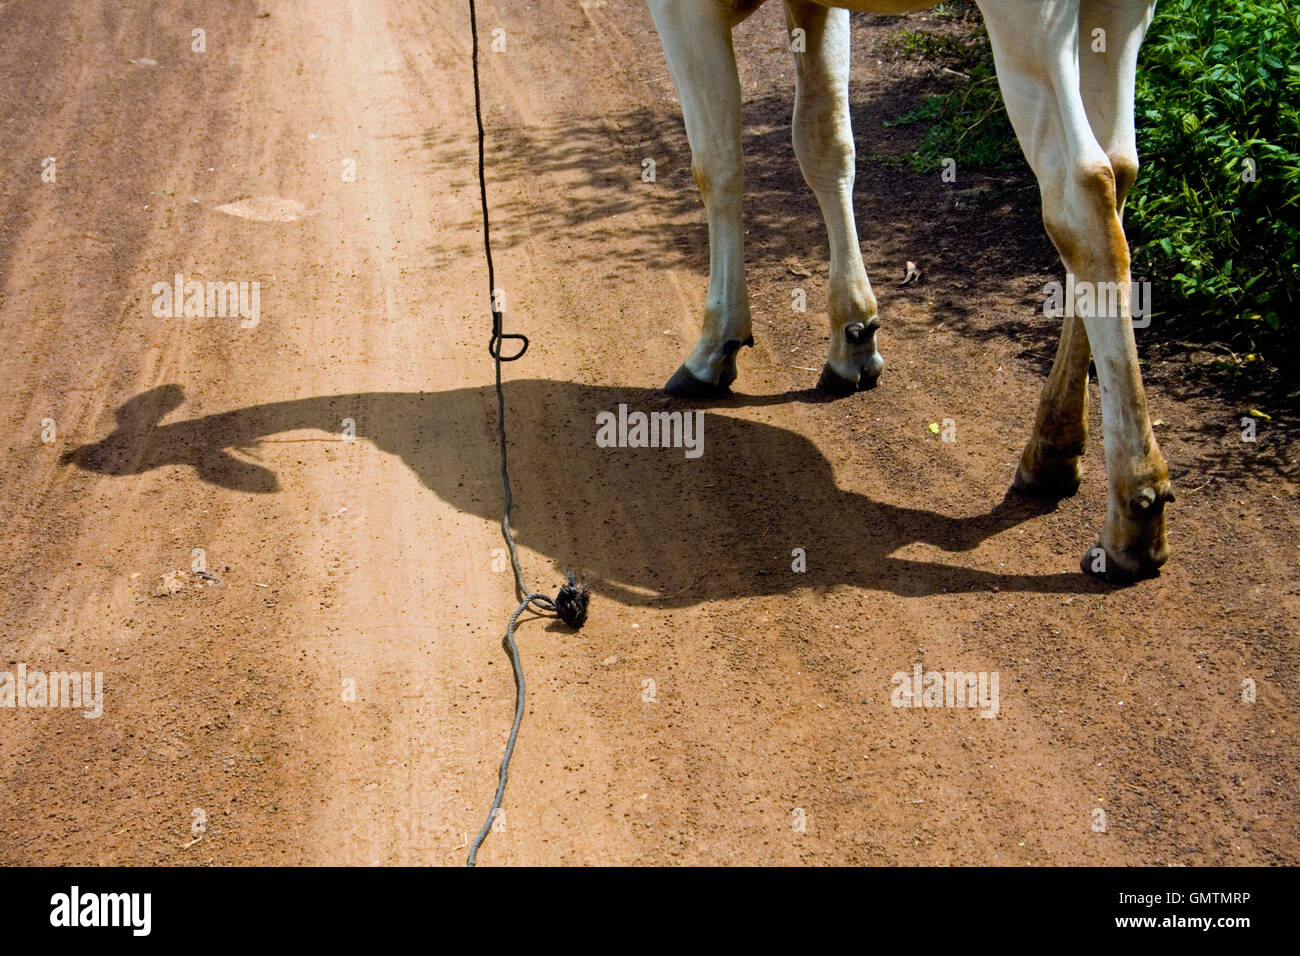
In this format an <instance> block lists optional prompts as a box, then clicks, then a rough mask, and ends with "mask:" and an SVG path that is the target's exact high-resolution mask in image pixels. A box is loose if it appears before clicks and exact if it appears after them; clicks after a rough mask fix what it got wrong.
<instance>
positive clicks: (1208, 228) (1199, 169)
mask: <svg viewBox="0 0 1300 956" xmlns="http://www.w3.org/2000/svg"><path fill="white" fill-rule="evenodd" d="M1297 48H1300V26H1298V19H1297V14H1296V13H1295V11H1294V10H1293V9H1292V7H1291V5H1290V0H1220V2H1218V3H1214V4H1207V3H1204V2H1201V0H1161V2H1160V3H1159V4H1158V6H1157V9H1156V17H1155V20H1154V21H1153V23H1152V25H1151V29H1150V31H1149V32H1148V34H1147V40H1146V44H1145V45H1144V47H1143V51H1142V58H1141V61H1140V63H1139V68H1138V85H1137V127H1138V149H1139V152H1140V154H1141V156H1142V170H1141V172H1140V173H1139V176H1138V181H1137V183H1136V184H1135V186H1134V188H1133V189H1132V190H1131V191H1130V193H1129V202H1128V207H1127V210H1126V220H1127V228H1128V232H1129V238H1130V240H1131V242H1132V244H1133V247H1134V267H1135V271H1136V272H1139V273H1141V274H1144V275H1148V276H1150V277H1151V278H1153V279H1156V280H1159V282H1160V286H1159V288H1160V290H1161V292H1162V293H1163V295H1162V296H1161V297H1160V298H1161V300H1162V301H1158V302H1157V306H1158V308H1159V310H1160V311H1161V312H1162V313H1164V314H1165V315H1166V316H1169V317H1174V316H1178V317H1186V318H1188V319H1192V320H1196V321H1198V323H1199V324H1200V325H1202V326H1203V327H1206V328H1209V329H1212V331H1213V334H1214V335H1216V336H1217V337H1219V338H1220V339H1221V340H1224V341H1228V342H1232V343H1234V344H1244V345H1245V346H1247V347H1249V348H1251V349H1252V350H1253V348H1254V347H1255V346H1256V343H1260V342H1269V343H1273V344H1276V345H1282V344H1284V341H1285V340H1289V344H1290V345H1292V346H1294V345H1296V344H1300V343H1297V342H1296V339H1297V336H1296V335H1295V330H1296V328H1297V326H1298V325H1300V320H1298V319H1297V317H1296V316H1295V311H1294V310H1295V307H1296V303H1295V296H1296V292H1295V290H1296V287H1297V285H1300V110H1298V109H1297V104H1298V103H1300V65H1298V64H1297V63H1295V62H1293V61H1294V58H1295V54H1296V50H1297ZM966 51H967V55H966V56H965V59H964V62H963V63H962V66H963V67H964V69H965V72H966V73H967V74H968V75H969V77H970V79H969V81H967V82H963V83H960V84H958V85H955V86H954V87H953V88H952V89H950V90H949V91H947V92H946V93H944V94H941V95H939V96H932V97H928V98H926V100H925V101H924V102H923V103H922V104H921V106H920V107H919V108H918V109H916V110H913V111H911V112H909V113H907V114H905V115H904V116H902V117H899V119H898V120H896V121H894V122H895V124H903V123H911V122H918V121H929V122H930V123H931V126H930V127H929V129H928V130H927V131H926V133H925V134H924V137H923V139H922V141H921V145H920V146H919V148H918V149H917V150H916V151H915V152H914V153H913V154H912V155H911V157H909V158H910V160H911V162H912V164H913V166H914V167H915V168H917V169H919V170H932V169H936V168H937V167H938V166H939V164H940V162H941V160H942V159H943V158H944V157H949V156H950V157H952V158H954V159H956V160H957V162H958V164H959V165H961V166H966V167H976V168H978V167H986V168H987V167H1006V166H1008V165H1015V164H1017V163H1018V162H1019V160H1018V159H1017V157H1018V156H1019V147H1018V146H1017V145H1016V143H1015V137H1014V134H1013V133H1012V131H1011V127H1010V124H1009V122H1008V121H1007V119H1006V111H1005V108H1004V107H1003V105H1002V98H1001V94H1000V92H999V91H998V88H997V83H996V80H995V79H994V75H993V69H992V55H991V52H990V50H989V46H988V40H987V36H986V35H984V34H983V30H982V29H977V30H976V31H975V32H974V33H973V34H972V36H971V38H970V41H969V43H968V44H967V45H966ZM1289 61H1291V62H1289Z"/></svg>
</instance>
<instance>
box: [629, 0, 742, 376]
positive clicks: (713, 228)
mask: <svg viewBox="0 0 1300 956" xmlns="http://www.w3.org/2000/svg"><path fill="white" fill-rule="evenodd" d="M650 13H651V15H652V16H653V17H654V21H655V27H656V28H657V29H658V31H659V38H660V40H661V41H662V42H663V48H664V58H665V59H666V60H667V62H668V72H669V74H670V75H671V76H672V79H673V85H674V86H675V87H676V88H677V96H678V98H679V99H680V100H681V102H682V116H683V118H684V119H685V121H686V137H687V139H688V140H689V142H690V145H691V172H692V173H693V174H694V176H695V182H696V184H697V185H698V186H699V188H700V195H701V197H702V198H703V199H704V207H705V210H706V212H707V213H708V218H709V295H708V300H707V302H706V303H705V307H704V323H703V328H702V329H701V332H700V339H699V341H698V342H697V343H696V345H695V348H694V350H693V351H692V352H691V354H690V355H688V356H687V357H686V361H685V362H683V363H682V367H681V368H679V369H678V370H677V372H676V374H674V375H673V377H672V378H671V379H670V380H669V382H668V384H667V386H666V389H667V391H668V392H669V393H670V394H672V395H678V396H682V397H691V398H701V397H712V396H715V395H719V394H722V393H724V392H726V390H727V389H728V388H729V387H730V385H731V383H732V382H733V381H735V378H736V352H737V351H739V350H740V347H741V346H742V345H753V344H754V339H753V330H752V326H751V324H750V316H749V293H748V291H747V290H746V288H745V251H744V239H745V230H744V226H743V224H742V219H741V188H742V181H743V178H744V163H743V159H742V157H741V152H740V79H739V77H738V75H737V73H736V56H735V52H734V51H733V49H732V46H731V4H730V2H729V0H650Z"/></svg>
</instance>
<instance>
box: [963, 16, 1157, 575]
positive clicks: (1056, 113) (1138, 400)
mask: <svg viewBox="0 0 1300 956" xmlns="http://www.w3.org/2000/svg"><path fill="white" fill-rule="evenodd" d="M1149 7H1150V4H1149V2H1147V0H1111V2H1110V3H1109V4H1108V5H1107V8H1108V9H1109V10H1111V11H1113V12H1114V14H1115V20H1114V22H1115V26H1114V27H1113V28H1112V36H1111V37H1110V38H1109V41H1108V42H1110V43H1111V44H1115V43H1118V42H1119V41H1120V37H1119V36H1116V35H1114V34H1115V33H1116V32H1121V33H1122V32H1123V28H1124V22H1125V19H1126V17H1125V16H1121V15H1120V14H1121V13H1126V14H1129V16H1128V17H1127V19H1128V20H1131V21H1132V23H1131V24H1130V25H1131V26H1141V27H1145V19H1144V17H1145V16H1146V15H1147V12H1148V11H1149ZM980 8H981V10H982V11H983V13H984V19H985V22H986V23H987V25H988V29H989V37H990V39H991V41H992V44H993V54H994V59H995V61H996V63H997V68H998V80H999V83H1000V84H1001V87H1002V94H1003V98H1004V100H1005V101H1006V105H1007V114H1008V116H1009V117H1010V119H1011V123H1012V125H1013V126H1014V127H1015V130H1016V135H1017V137H1018V138H1019V139H1020V144H1021V146H1022V147H1023V148H1024V151H1025V157H1026V159H1027V160H1028V161H1029V165H1030V167H1031V168H1032V169H1033V171H1034V174H1035V176H1037V177H1038V184H1039V191H1040V193H1041V195H1042V201H1043V222H1044V225H1045V226H1046V227H1047V232H1048V235H1050V236H1051V238H1052V241H1053V243H1054V244H1055V245H1056V248H1057V250H1058V251H1059V252H1060V254H1061V259H1062V261H1063V262H1064V264H1065V268H1066V272H1067V274H1069V275H1073V277H1074V282H1075V284H1076V287H1077V288H1079V289H1085V290H1087V291H1088V292H1089V293H1090V295H1091V303H1092V305H1091V307H1089V308H1083V309H1079V308H1078V306H1076V311H1081V312H1082V313H1083V315H1082V320H1083V325H1084V327H1085V328H1086V330H1087V340H1088V342H1089V343H1090V345H1091V349H1092V352H1093V354H1094V356H1095V360H1096V366H1097V378H1098V381H1099V383H1100V386H1101V398H1102V423H1103V428H1104V431H1105V447H1106V471H1107V478H1108V485H1109V492H1108V502H1107V510H1106V524H1105V527H1104V528H1103V529H1102V533H1101V539H1100V542H1099V545H1098V547H1096V548H1093V549H1091V550H1089V551H1088V552H1087V553H1086V554H1085V556H1084V559H1083V567H1084V570H1086V571H1088V572H1090V573H1092V574H1095V575H1098V576H1101V577H1105V578H1107V579H1111V580H1114V579H1121V580H1122V579H1129V578H1135V577H1141V576H1144V575H1147V574H1151V573H1154V571H1155V570H1156V569H1157V568H1159V567H1160V565H1162V564H1164V562H1165V561H1166V560H1167V559H1168V556H1169V549H1168V545H1167V544H1166V541H1165V518H1164V506H1165V503H1166V502H1167V501H1170V500H1172V498H1173V496H1172V494H1171V493H1170V489H1169V475H1168V469H1167V468H1166V466H1165V461H1164V458H1163V457H1162V456H1161V454H1160V451H1159V449H1158V448H1157V447H1156V441H1155V436H1154V434H1153V433H1152V431H1151V423H1150V419H1149V418H1148V415H1147V405H1146V396H1145V393H1144V392H1143V389H1142V378H1141V374H1140V372H1139V369H1138V359H1137V348H1136V345H1135V343H1134V340H1133V325H1132V300H1131V292H1132V290H1131V283H1130V276H1129V253H1128V243H1127V241H1126V240H1125V238H1124V230H1123V226H1122V225H1121V223H1120V207H1121V205H1122V203H1121V200H1120V194H1119V189H1118V187H1119V186H1120V185H1121V181H1122V179H1127V181H1125V182H1123V183H1122V184H1123V185H1124V186H1127V185H1128V182H1131V177H1130V176H1129V175H1128V173H1129V171H1128V170H1126V169H1123V168H1121V169H1120V170H1117V169H1116V168H1115V166H1114V165H1113V160H1112V157H1111V156H1110V155H1109V154H1108V152H1107V146H1109V145H1110V143H1107V144H1106V145H1103V144H1102V142H1101V141H1100V139H1099V135H1098V133H1097V132H1096V131H1094V129H1093V128H1092V125H1091V124H1090V122H1089V116H1088V115H1087V112H1086V111H1085V106H1084V100H1083V93H1082V91H1081V88H1080V86H1081V84H1080V68H1079V57H1080V56H1089V55H1092V54H1091V53H1090V51H1089V50H1088V48H1087V47H1086V46H1085V47H1084V50H1083V51H1080V48H1079V26H1080V24H1079V13H1080V4H1079V2H1078V0H1073V2H1070V0H1059V2H1052V3H1042V2H1039V0H996V2H993V0H981V2H980ZM1089 39H1091V38H1090V37H1088V38H1085V43H1086V41H1087V40H1089ZM1140 39H1141V34H1140V33H1139V34H1138V35H1137V42H1140ZM1132 49H1133V53H1134V55H1135V54H1136V45H1135V44H1134V45H1133V47H1132ZM1110 68H1111V69H1116V70H1118V64H1112V66H1111V67H1110ZM1116 76H1117V77H1118V78H1119V82H1120V83H1121V85H1122V84H1123V83H1125V82H1126V83H1127V89H1124V90H1121V91H1119V93H1118V96H1126V97H1131V96H1132V81H1131V71H1130V73H1129V74H1128V79H1127V80H1125V74H1124V73H1122V72H1117V73H1116ZM1071 293H1073V290H1071ZM1075 331H1077V326H1076V327H1075ZM1068 334H1069V330H1067V335H1068ZM1062 349H1063V353H1064V356H1065V360H1064V361H1065V364H1064V366H1063V367H1062V369H1061V378H1062V380H1064V379H1066V378H1071V386H1070V387H1071V388H1074V389H1077V388H1080V387H1082V386H1081V385H1078V384H1075V382H1077V381H1078V380H1079V379H1081V376H1079V375H1078V369H1079V366H1080V365H1082V364H1083V361H1084V360H1083V359H1082V355H1083V354H1084V351H1083V346H1082V342H1081V341H1079V342H1078V345H1077V347H1075V346H1071V345H1066V344H1064V343H1063V346H1062ZM1059 357H1060V355H1059V354H1058V358H1059ZM1071 371H1073V373H1074V374H1073V376H1072V377H1071V376H1070V375H1069V374H1068V373H1069V372H1071ZM1055 373H1056V370H1054V374H1055ZM1061 391H1062V392H1064V391H1065V389H1064V387H1062V389H1061ZM1055 394H1056V393H1052V398H1053V401H1055V402H1056V403H1057V405H1059V406H1060V407H1064V408H1069V409H1070V412H1069V415H1070V417H1071V418H1073V417H1074V415H1075V405H1076V404H1077V408H1078V409H1079V410H1081V409H1082V401H1081V400H1080V399H1072V400H1070V401H1065V400H1061V399H1056V398H1055ZM1072 394H1077V392H1076V393H1072ZM1048 417H1049V418H1050V416H1048ZM1031 444H1032V443H1031ZM1032 464H1033V463H1032V462H1031V466H1032Z"/></svg>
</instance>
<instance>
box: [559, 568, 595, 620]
mask: <svg viewBox="0 0 1300 956" xmlns="http://www.w3.org/2000/svg"><path fill="white" fill-rule="evenodd" d="M565 575H566V577H568V579H569V580H568V583H567V584H565V585H564V586H563V587H562V588H560V593H559V594H557V595H555V613H556V614H557V615H559V618H560V620H561V621H563V622H564V623H565V624H567V625H569V627H571V628H573V629H574V630H575V631H576V630H578V629H579V628H581V627H582V625H584V624H586V623H587V600H588V599H589V598H590V597H591V593H590V592H589V591H588V590H587V588H586V587H585V586H584V585H583V584H582V582H580V581H579V580H578V577H577V575H575V574H574V573H573V572H572V571H567V572H565Z"/></svg>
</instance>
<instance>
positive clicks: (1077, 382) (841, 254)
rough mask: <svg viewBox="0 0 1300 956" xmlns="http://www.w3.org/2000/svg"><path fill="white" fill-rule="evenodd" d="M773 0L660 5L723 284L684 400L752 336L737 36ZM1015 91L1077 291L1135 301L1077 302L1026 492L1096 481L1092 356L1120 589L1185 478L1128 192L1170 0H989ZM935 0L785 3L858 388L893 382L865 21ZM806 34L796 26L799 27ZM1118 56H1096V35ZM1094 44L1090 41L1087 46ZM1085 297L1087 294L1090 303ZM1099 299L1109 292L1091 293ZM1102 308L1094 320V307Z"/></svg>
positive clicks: (845, 376) (995, 39)
mask: <svg viewBox="0 0 1300 956" xmlns="http://www.w3.org/2000/svg"><path fill="white" fill-rule="evenodd" d="M763 2H764V0H649V4H650V11H651V15H652V17H653V19H654V23H655V27H656V28H657V30H658V32H659V36H660V39H661V41H662V43H663V49H664V56H665V59H666V60H667V63H668V71H669V75H670V76H671V77H672V81H673V84H674V86H675V87H676V89H677V94H678V98H679V99H680V101H681V105H682V113H683V118H684V120H685V124H686V135H687V140H688V141H689V143H690V148H691V171H692V173H693V175H694V177H695V182H696V184H697V185H698V187H699V191H700V195H701V197H702V199H703V201H704V207H705V210H706V213H707V217H708V226H709V288H708V298H707V301H706V303H705V307H704V318H703V328H702V331H701V334H700V338H699V341H698V342H697V343H696V345H695V348H694V349H693V350H692V351H691V353H690V354H689V355H688V356H687V357H686V359H685V361H684V362H683V363H682V366H681V367H680V368H679V369H678V370H677V372H676V373H675V374H674V375H673V376H672V378H671V379H670V380H669V382H668V384H667V386H666V390H667V391H668V392H669V394H671V395H675V396H678V397H684V398H693V399H712V398H715V397H718V396H720V395H723V394H725V393H726V392H727V391H728V390H729V388H730V386H731V384H732V383H733V382H734V381H735V379H736V374H737V372H736V358H737V352H739V350H740V347H741V346H742V345H752V344H753V341H754V339H753V332H752V326H751V322H750V311H749V298H748V292H747V290H746V287H745V265H744V249H743V240H744V227H743V225H742V217H741V187H742V179H743V159H742V156H741V137H740V108H741V94H740V82H739V77H738V74H737V70H736V58H735V52H734V50H733V48H732V40H731V30H732V27H733V26H735V25H736V24H737V23H739V22H740V21H742V20H743V19H745V18H746V17H748V16H749V15H750V14H751V13H753V12H754V11H755V10H756V9H757V8H758V7H759V6H761V5H762V3H763ZM977 2H978V6H979V8H980V12H981V13H982V14H983V17H984V22H985V24H986V26H987V28H988V34H989V39H990V41H991V45H992V48H993V59H994V64H995V67H996V69H997V74H998V82H999V85H1000V87H1001V90H1002V98H1003V100H1004V101H1005V103H1006V108H1007V114H1008V116H1009V117H1010V120H1011V125H1012V127H1013V128H1014V130H1015V132H1016V137H1017V138H1018V139H1019V141H1020V145H1021V148H1022V149H1023V151H1024V154H1025V158H1026V159H1027V160H1028V163H1029V167H1030V169H1031V170H1033V173H1034V175H1035V176H1036V177H1037V180H1038V186H1039V194H1040V196H1041V200H1042V215H1043V224H1044V226H1045V227H1046V229H1047V234H1048V236H1049V237H1050V238H1051V240H1052V242H1053V244H1054V245H1055V246H1056V249H1057V252H1058V253H1060V257H1061V260H1062V262H1063V263H1064V265H1065V269H1066V273H1067V275H1069V276H1072V277H1073V280H1074V281H1073V282H1070V283H1068V285H1069V289H1068V290H1067V293H1066V294H1067V295H1075V294H1076V290H1077V289H1086V288H1090V287H1091V288H1096V287H1098V286H1100V285H1101V284H1114V285H1115V286H1116V287H1117V288H1118V289H1119V290H1120V292H1119V295H1118V297H1117V300H1116V301H1115V303H1114V304H1115V305H1117V306H1118V308H1115V309H1108V310H1105V309H1104V310H1100V311H1098V310H1096V309H1088V308H1082V309H1075V308H1066V309H1065V310H1064V312H1065V316H1066V317H1065V318H1064V320H1063V322H1064V324H1063V326H1062V330H1061V338H1060V344H1059V346H1058V348H1057V352H1056V358H1055V361H1054V363H1053V365H1052V370H1051V372H1050V374H1049V375H1048V378H1047V384H1046V387H1045V388H1044V390H1043V393H1042V397H1041V400H1040V402H1039V406H1038V415H1037V420H1036V422H1035V425H1034V429H1033V433H1032V435H1031V437H1030V439H1029V442H1028V444H1027V445H1026V447H1025V449H1024V452H1023V454H1022V455H1021V458H1020V463H1019V466H1018V468H1017V469H1016V474H1015V479H1014V481H1013V485H1012V487H1013V489H1014V490H1016V491H1018V492H1021V493H1025V494H1029V495H1035V496H1040V497H1047V498H1060V497H1065V496H1068V495H1071V494H1073V493H1074V492H1075V491H1076V490H1078V487H1079V481H1080V475H1081V470H1080V457H1081V456H1082V454H1083V450H1084V444H1085V441H1086V439H1087V402H1088V374H1089V362H1090V361H1094V362H1095V365H1096V368H1097V378H1098V381H1099V384H1100V387H1101V400H1102V423H1103V432H1104V446H1105V455H1106V466H1107V483H1108V496H1109V497H1108V503H1107V511H1106V522H1105V525H1104V527H1103V529H1102V532H1101V536H1100V539H1099V541H1098V543H1097V545H1096V546H1095V547H1093V548H1090V549H1089V550H1088V551H1087V552H1086V553H1085V554H1084V556H1083V560H1082V562H1081V565H1082V567H1083V570H1084V571H1085V572H1087V573H1090V574H1092V575H1094V576H1096V577H1100V578H1103V579H1105V580H1108V581H1131V580H1135V579H1139V578H1143V577H1148V576H1150V575H1153V574H1155V573H1156V572H1157V570H1158V569H1159V568H1160V566H1161V565H1163V564H1164V563H1165V562H1166V561H1167V560H1168V558H1169V546H1168V544H1167V542H1166V539H1165V505H1166V503H1167V502H1170V501H1173V498H1174V496H1173V493H1172V491H1171V489H1170V483H1169V470H1168V468H1167V466H1166V464H1165V460H1164V458H1163V456H1162V455H1161V454H1160V450H1159V449H1158V447H1157V445H1156V440H1155V436H1154V434H1153V433H1152V430H1151V422H1150V417H1149V416H1148V414H1147V405H1146V395H1145V393H1144V391H1143V387H1142V377H1141V373H1140V371H1139V368H1138V357H1137V349H1136V345H1135V343H1134V338H1133V327H1132V301H1131V283H1130V275H1129V249H1128V243H1127V240H1126V239H1125V236H1124V229H1123V225H1122V221H1121V220H1122V215H1123V211H1124V199H1125V196H1126V195H1127V193H1128V190H1129V187H1130V186H1132V185H1133V181H1134V179H1135V178H1136V176H1137V170H1138V156H1137V144H1136V136H1135V132H1134V120H1133V89H1134V83H1135V78H1136V70H1137V57H1138V49H1139V47H1140V46H1141V44H1142V39H1143V37H1144V36H1145V34H1146V30H1147V27H1148V25H1149V24H1150V22H1151V17H1152V15H1153V13H1154V8H1155V3H1154V0H977ZM933 5H934V4H933V3H932V2H923V0H825V2H812V0H785V14H786V24H787V27H788V29H789V31H790V35H791V37H795V36H798V38H799V39H800V40H801V41H802V42H800V43H793V42H792V43H791V44H790V46H791V48H792V50H795V51H796V52H794V67H795V104H794V120H793V124H792V125H793V139H794V152H795V156H796V158H797V160H798V162H799V166H800V169H801V170H802V172H803V176H804V179H805V181H806V182H807V183H808V185H809V187H810V188H811V189H812V191H813V194H814V195H815V196H816V198H817V203H818V205H819V206H820V207H821V211H822V217H823V218H824V220H825V222H826V231H827V234H828V238H829V245H830V282H829V295H828V298H829V302H828V312H829V314H830V326H831V336H830V347H829V350H828V354H827V357H826V363H825V365H824V367H823V369H822V373H821V378H820V379H819V381H818V386H819V387H820V388H821V389H823V390H825V391H828V392H830V393H832V394H836V395H843V394H847V393H852V392H854V391H858V390H864V389H868V388H871V387H872V386H874V385H875V384H876V380H877V378H878V377H879V375H880V372H881V369H882V368H883V366H884V360H883V359H882V358H881V356H880V352H879V351H878V349H877V347H876V331H877V329H878V328H879V325H880V320H879V316H878V312H877V308H876V299H875V297H874V295H873V294H872V291H871V283H870V282H869V281H868V279H867V272H866V268H865V267H864V265H863V262H862V254H861V251H860V249H859V246H858V236H857V227H856V224H855V221H854V214H853V181H854V158H855V155H854V143H853V133H852V129H851V127H850V123H849V100H848V80H849V11H850V10H853V11H868V12H872V13H884V14H901V13H907V12H911V11H915V10H922V9H925V8H927V7H930V6H933ZM796 30H799V31H802V33H801V34H795V32H794V31H796ZM1097 30H1102V31H1104V33H1103V34H1101V36H1103V37H1104V48H1105V49H1104V52H1094V44H1093V42H1092V40H1093V38H1094V37H1095V36H1097V33H1096V31H1097ZM1081 37H1083V38H1085V41H1084V43H1083V45H1082V46H1081V43H1080V38H1081ZM1080 298H1082V296H1080ZM1090 300H1091V301H1094V302H1095V301H1096V298H1095V297H1090ZM1084 313H1087V314H1084Z"/></svg>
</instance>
